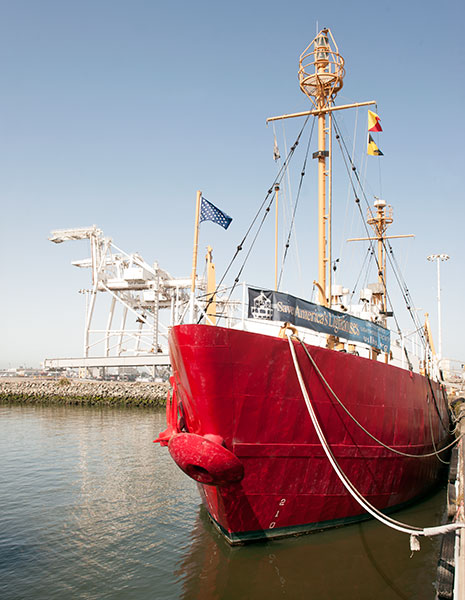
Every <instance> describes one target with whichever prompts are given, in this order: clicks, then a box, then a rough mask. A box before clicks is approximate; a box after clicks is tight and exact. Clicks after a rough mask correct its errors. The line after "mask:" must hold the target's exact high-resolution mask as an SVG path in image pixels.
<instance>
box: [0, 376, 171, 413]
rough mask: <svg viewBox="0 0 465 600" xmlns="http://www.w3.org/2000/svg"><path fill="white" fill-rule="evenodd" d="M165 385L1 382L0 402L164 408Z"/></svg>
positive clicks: (40, 381)
mask: <svg viewBox="0 0 465 600" xmlns="http://www.w3.org/2000/svg"><path fill="white" fill-rule="evenodd" d="M168 389H169V384H168V383H152V382H149V383H142V382H134V383H133V382H124V381H89V380H86V381H82V380H79V379H66V378H61V379H57V380H44V379H15V380H4V381H0V402H22V403H27V404H46V403H47V404H81V405H89V406H91V405H102V406H152V407H153V406H165V404H166V396H167V392H168Z"/></svg>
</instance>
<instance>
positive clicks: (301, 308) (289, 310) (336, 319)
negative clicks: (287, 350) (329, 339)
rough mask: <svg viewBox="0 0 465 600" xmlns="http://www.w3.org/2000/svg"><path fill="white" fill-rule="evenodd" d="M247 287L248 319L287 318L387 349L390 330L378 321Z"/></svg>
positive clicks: (317, 329) (296, 323)
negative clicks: (377, 322) (373, 321)
mask: <svg viewBox="0 0 465 600" xmlns="http://www.w3.org/2000/svg"><path fill="white" fill-rule="evenodd" d="M248 289H249V312H248V316H249V318H250V319H263V320H268V321H287V322H289V323H292V324H293V325H296V326H297V327H306V328H307V329H312V330H313V331H318V332H321V333H327V334H330V335H335V336H338V337H342V338H344V339H346V340H349V341H354V342H362V343H364V344H368V345H369V346H371V347H373V348H377V349H378V350H381V351H382V352H389V350H390V332H389V330H388V329H385V328H384V327H382V326H381V325H377V324H376V323H372V322H371V321H365V320H364V319H359V318H358V317H354V316H352V315H349V314H346V313H341V312H338V311H336V310H332V309H330V308H325V307H324V306H320V305H319V304H314V303H313V302H308V301H306V300H302V299H301V298H296V297H295V296H291V295H290V294H283V293H281V292H274V291H271V290H261V289H257V288H250V287H249V288H248Z"/></svg>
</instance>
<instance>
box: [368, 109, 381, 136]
mask: <svg viewBox="0 0 465 600" xmlns="http://www.w3.org/2000/svg"><path fill="white" fill-rule="evenodd" d="M368 131H383V128H382V127H381V124H380V118H379V116H378V115H377V114H376V113H374V112H373V111H371V110H369V111H368Z"/></svg>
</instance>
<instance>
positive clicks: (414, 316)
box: [333, 117, 428, 367]
mask: <svg viewBox="0 0 465 600" xmlns="http://www.w3.org/2000/svg"><path fill="white" fill-rule="evenodd" d="M333 118H334V117H333ZM334 121H336V120H335V119H334ZM335 130H336V134H337V135H336V139H337V140H338V142H339V146H340V149H341V153H342V156H343V159H344V163H345V165H346V169H347V171H348V173H349V179H350V181H351V185H352V189H353V192H354V195H355V202H356V204H357V205H358V209H359V212H360V216H361V218H362V222H363V224H364V227H365V231H366V233H367V237H370V235H369V232H368V227H367V225H366V222H365V219H364V218H363V213H362V210H361V207H360V200H359V198H358V196H357V192H356V190H355V186H354V184H353V182H352V178H351V173H350V171H352V172H353V173H354V176H355V178H356V179H357V183H358V185H359V186H360V189H361V191H362V196H363V199H364V200H365V203H366V205H367V207H368V210H369V211H370V214H372V213H371V206H370V204H369V202H368V200H367V197H366V194H365V191H364V189H363V185H362V183H361V181H360V178H359V176H358V173H357V167H356V166H355V164H354V162H353V160H352V158H351V156H350V153H349V151H348V150H347V146H346V144H345V141H344V138H343V136H342V134H341V132H340V129H339V128H338V126H337V123H336V122H335ZM341 142H342V145H341ZM346 156H347V159H348V161H349V162H350V166H351V169H350V170H349V168H348V165H347V162H346ZM386 241H387V242H388V247H386ZM382 244H383V248H384V251H385V253H386V256H387V257H388V259H389V262H390V264H391V268H392V271H393V273H394V276H395V278H396V281H397V283H398V285H399V288H400V291H401V294H402V296H403V298H404V301H405V304H406V307H407V310H408V312H409V314H410V316H411V318H412V320H413V323H414V325H415V328H416V329H418V331H419V334H420V339H421V341H422V343H423V346H424V347H425V348H427V347H428V344H427V341H426V338H425V335H424V331H423V328H422V327H421V324H420V322H419V319H418V315H417V312H416V310H415V309H414V308H413V301H412V298H411V295H410V292H409V290H408V287H407V285H406V283H405V280H404V278H403V276H402V273H401V270H400V267H399V265H398V263H397V260H395V257H394V250H393V248H392V245H391V244H390V242H389V241H388V240H385V239H383V240H382ZM370 248H371V252H372V256H373V259H374V261H375V263H376V266H377V269H378V273H380V272H381V277H382V279H383V283H384V287H385V289H386V296H387V298H388V300H389V304H390V306H391V307H392V309H393V312H394V307H393V304H392V301H391V298H390V296H389V292H388V291H387V288H386V285H385V283H386V282H385V276H384V273H383V272H382V271H381V269H380V265H379V263H378V258H377V256H376V253H375V252H374V248H373V244H372V243H371V241H370ZM388 250H389V252H388ZM393 317H394V321H395V323H396V327H397V332H398V334H399V335H401V329H400V325H399V322H398V320H397V317H396V315H395V314H393ZM404 352H405V355H406V357H407V361H408V363H409V367H410V364H411V363H410V359H409V357H408V354H407V349H406V348H405V347H404Z"/></svg>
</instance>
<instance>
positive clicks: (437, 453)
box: [298, 338, 464, 464]
mask: <svg viewBox="0 0 465 600" xmlns="http://www.w3.org/2000/svg"><path fill="white" fill-rule="evenodd" d="M298 341H299V343H300V345H301V346H302V348H303V349H304V352H305V354H306V355H307V357H308V359H309V360H310V362H311V363H312V366H313V368H314V369H315V371H316V372H317V374H318V376H319V378H320V379H321V381H322V382H323V383H324V384H325V386H326V388H327V389H328V391H329V392H330V394H331V395H332V396H333V398H334V399H335V400H336V402H337V403H338V404H339V405H340V406H341V408H342V409H343V410H344V411H345V412H346V413H347V415H348V416H349V417H350V418H351V419H352V421H354V423H355V424H356V425H358V427H360V429H361V430H362V431H364V432H365V433H366V434H367V435H368V437H370V438H371V439H372V440H373V441H375V442H376V443H377V444H379V445H380V446H382V447H383V448H386V450H389V451H390V452H393V453H394V454H400V455H401V456H406V457H408V458H431V457H432V456H436V457H437V458H438V459H439V460H441V459H440V457H439V454H440V453H441V452H445V451H446V450H449V448H451V447H452V446H454V445H455V444H457V442H459V441H460V439H461V438H462V437H463V435H464V434H463V433H462V434H461V435H460V436H459V437H458V438H456V439H455V440H454V441H453V442H452V443H450V444H449V445H447V446H444V448H441V449H440V450H436V444H435V441H434V436H433V431H432V429H431V411H428V414H429V419H430V429H431V441H432V444H433V448H434V452H429V453H427V454H409V453H408V452H402V451H401V450H396V448H392V446H388V445H387V444H385V443H384V442H382V441H381V440H379V439H378V438H377V437H376V436H374V435H373V434H372V433H370V432H369V431H368V430H367V429H365V427H364V426H363V425H362V424H361V423H360V422H359V421H357V419H356V418H355V417H354V415H353V414H352V413H351V412H350V410H349V409H348V408H347V407H346V406H345V404H344V403H343V402H342V400H341V399H340V398H339V397H338V395H337V394H336V392H335V391H334V390H333V388H332V387H331V386H330V385H329V383H328V381H327V379H326V378H325V376H324V375H323V373H322V372H321V371H320V369H319V367H318V365H317V364H316V362H315V359H314V358H313V356H312V355H311V354H310V352H309V351H308V348H307V347H306V346H305V344H304V343H303V341H302V340H301V339H300V338H298ZM441 462H444V461H441ZM446 464H449V463H446Z"/></svg>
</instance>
